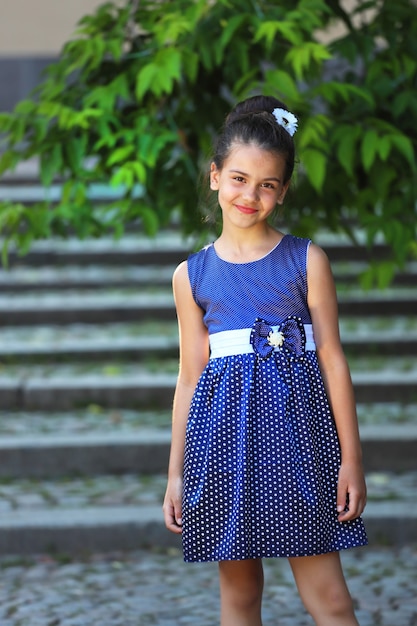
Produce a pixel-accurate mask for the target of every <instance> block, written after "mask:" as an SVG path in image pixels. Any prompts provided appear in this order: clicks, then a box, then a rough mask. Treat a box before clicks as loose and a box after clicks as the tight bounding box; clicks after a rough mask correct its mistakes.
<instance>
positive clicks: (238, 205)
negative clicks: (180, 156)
mask: <svg viewBox="0 0 417 626" xmlns="http://www.w3.org/2000/svg"><path fill="white" fill-rule="evenodd" d="M284 175H285V159H284V157H283V156H281V155H279V154H275V153H273V152H268V151H266V150H262V149H261V148H259V147H258V146H256V145H255V144H249V145H245V144H239V143H237V144H235V145H234V146H233V147H232V149H231V151H230V154H229V156H228V158H227V159H226V160H225V162H224V166H223V168H222V169H221V170H218V169H217V167H216V165H215V164H214V163H212V164H211V171H210V188H211V189H212V190H214V191H218V200H219V204H220V206H221V209H222V212H223V221H224V220H225V219H228V220H230V221H231V222H232V223H233V224H235V225H236V226H240V227H248V226H253V225H255V224H258V223H260V222H264V221H265V220H266V219H267V218H268V217H269V216H270V215H271V213H272V212H273V210H274V209H275V207H276V205H277V204H282V203H283V201H284V198H285V194H286V193H287V189H288V186H289V181H288V182H287V183H285V184H284V182H283V181H284Z"/></svg>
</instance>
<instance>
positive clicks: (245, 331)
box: [209, 324, 316, 359]
mask: <svg viewBox="0 0 417 626" xmlns="http://www.w3.org/2000/svg"><path fill="white" fill-rule="evenodd" d="M271 328H272V330H273V331H274V332H275V331H277V330H278V329H279V326H271ZM304 330H305V334H306V345H305V349H306V350H313V351H314V350H315V349H316V344H315V343H314V336H313V325H312V324H304ZM251 331H252V328H239V329H238V330H223V331H222V332H220V333H214V334H213V335H210V336H209V340H210V358H211V359H217V358H219V357H222V356H232V355H234V354H250V353H251V352H254V349H253V347H252V344H251V343H250V335H251ZM274 350H275V351H278V350H280V348H274Z"/></svg>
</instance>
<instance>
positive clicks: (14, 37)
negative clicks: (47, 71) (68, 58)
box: [0, 0, 104, 111]
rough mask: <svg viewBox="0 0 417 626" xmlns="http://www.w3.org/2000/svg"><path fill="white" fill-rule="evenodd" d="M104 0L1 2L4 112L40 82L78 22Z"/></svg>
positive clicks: (0, 86) (0, 72) (1, 99)
mask: <svg viewBox="0 0 417 626" xmlns="http://www.w3.org/2000/svg"><path fill="white" fill-rule="evenodd" d="M103 2H104V0H0V110H2V111H5V110H10V109H11V108H13V106H14V104H16V102H18V101H19V100H21V99H22V98H25V97H26V96H27V95H28V93H29V92H30V91H31V89H33V88H34V87H35V86H36V85H37V84H38V82H39V80H40V75H41V73H42V70H43V69H44V68H45V67H46V66H47V65H48V64H49V63H50V62H51V61H53V60H54V59H55V58H56V57H57V55H58V54H59V51H60V49H61V47H62V45H63V44H64V43H65V41H67V40H68V39H69V38H70V36H71V33H73V31H74V29H75V27H76V24H77V22H78V20H79V19H80V18H81V17H82V16H83V15H86V14H87V13H90V12H91V11H92V10H94V9H95V7H97V6H98V5H100V4H103Z"/></svg>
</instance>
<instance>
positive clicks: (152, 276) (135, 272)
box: [0, 263, 417, 294]
mask: <svg viewBox="0 0 417 626" xmlns="http://www.w3.org/2000/svg"><path fill="white" fill-rule="evenodd" d="M174 269H175V265H168V266H163V265H162V264H159V265H148V266H126V267H123V266H119V267H111V266H95V265H89V266H77V265H68V266H63V267H56V266H51V267H48V266H41V267H31V266H18V267H12V268H9V269H3V270H1V269H0V294H2V293H11V294H13V293H24V292H43V291H69V290H79V291H81V290H82V291H85V290H87V291H88V290H90V291H92V290H103V289H113V288H114V289H124V288H126V289H138V288H142V287H149V286H153V287H156V286H158V287H165V288H166V289H170V288H171V281H172V275H173V272H174ZM365 269H366V264H363V263H362V264H358V263H349V264H348V265H347V266H346V263H344V264H338V263H335V264H334V265H333V273H334V275H335V280H336V283H337V285H338V286H341V285H345V284H347V285H352V284H356V285H357V284H358V282H359V276H360V273H361V272H362V271H364V270H365ZM416 284H417V264H415V263H414V264H411V263H410V264H409V267H408V268H407V271H404V272H400V273H399V274H398V275H396V276H395V278H394V280H393V285H394V286H398V287H414V286H415V285H416Z"/></svg>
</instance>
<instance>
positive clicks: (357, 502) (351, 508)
mask: <svg viewBox="0 0 417 626" xmlns="http://www.w3.org/2000/svg"><path fill="white" fill-rule="evenodd" d="M363 509H364V501H363V498H362V497H361V496H360V494H358V493H355V492H352V493H348V494H347V505H346V507H345V509H344V510H343V511H342V512H340V513H339V515H338V518H339V521H341V522H347V521H349V520H354V519H356V518H358V517H359V516H360V515H361V513H362V511H363Z"/></svg>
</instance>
